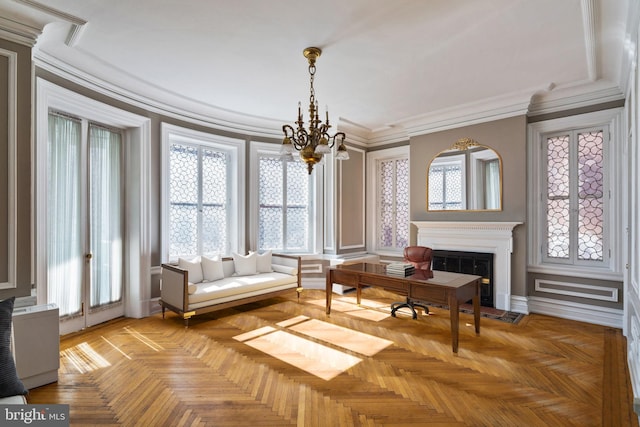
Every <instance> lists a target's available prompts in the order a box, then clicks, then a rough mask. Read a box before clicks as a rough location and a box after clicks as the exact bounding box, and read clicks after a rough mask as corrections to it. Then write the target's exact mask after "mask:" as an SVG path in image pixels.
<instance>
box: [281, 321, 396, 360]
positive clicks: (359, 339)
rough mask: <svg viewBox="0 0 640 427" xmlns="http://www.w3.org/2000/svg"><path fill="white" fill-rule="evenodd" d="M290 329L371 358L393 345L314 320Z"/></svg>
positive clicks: (351, 330) (387, 341) (370, 336)
mask: <svg viewBox="0 0 640 427" xmlns="http://www.w3.org/2000/svg"><path fill="white" fill-rule="evenodd" d="M290 329H291V330H293V331H296V332H299V333H302V334H305V335H307V336H310V337H312V338H315V339H318V340H323V341H326V342H329V343H331V344H334V345H337V346H340V347H342V348H346V349H347V350H351V351H355V352H356V353H360V354H364V355H366V356H373V355H375V354H376V353H378V352H380V351H382V350H384V349H385V348H387V347H389V346H390V345H391V344H393V341H389V340H385V339H383V338H378V337H374V336H373V335H369V334H365V333H362V332H358V331H354V330H353V329H349V328H343V327H342V326H337V325H334V324H331V323H327V322H323V321H321V320H315V319H314V320H309V321H308V322H303V323H300V324H298V325H295V326H292V327H291V328H290Z"/></svg>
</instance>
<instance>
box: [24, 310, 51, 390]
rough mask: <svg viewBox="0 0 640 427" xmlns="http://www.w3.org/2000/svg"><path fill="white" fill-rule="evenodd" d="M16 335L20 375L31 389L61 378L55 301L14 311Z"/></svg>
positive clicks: (25, 384)
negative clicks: (59, 375) (59, 376)
mask: <svg viewBox="0 0 640 427" xmlns="http://www.w3.org/2000/svg"><path fill="white" fill-rule="evenodd" d="M13 335H14V344H15V359H16V369H17V371H18V376H19V377H20V379H21V380H22V382H23V383H24V386H25V387H26V388H27V389H32V388H35V387H39V386H42V385H45V384H50V383H53V382H56V381H58V368H59V367H60V328H59V326H58V307H57V306H56V305H55V304H45V305H33V306H29V307H20V308H15V309H14V310H13Z"/></svg>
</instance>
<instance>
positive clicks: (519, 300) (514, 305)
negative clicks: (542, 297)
mask: <svg viewBox="0 0 640 427" xmlns="http://www.w3.org/2000/svg"><path fill="white" fill-rule="evenodd" d="M510 311H512V312H514V313H523V314H529V298H528V297H523V296H520V295H511V310H510Z"/></svg>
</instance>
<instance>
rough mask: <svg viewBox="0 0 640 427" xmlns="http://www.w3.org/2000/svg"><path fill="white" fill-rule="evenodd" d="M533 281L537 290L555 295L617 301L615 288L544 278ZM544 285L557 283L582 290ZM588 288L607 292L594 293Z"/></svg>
mask: <svg viewBox="0 0 640 427" xmlns="http://www.w3.org/2000/svg"><path fill="white" fill-rule="evenodd" d="M534 283H535V290H536V291H538V292H545V293H548V294H557V295H567V296H572V297H579V298H588V299H594V300H599V301H611V302H618V290H617V289H616V288H607V287H605V286H594V285H585V284H583V283H570V282H559V281H556V280H546V279H536V280H535V282H534ZM546 285H558V286H562V287H564V288H573V289H583V290H584V292H578V291H567V290H561V289H556V288H552V287H548V286H546ZM589 290H592V291H604V292H607V293H608V295H599V294H594V293H591V292H588V291H589Z"/></svg>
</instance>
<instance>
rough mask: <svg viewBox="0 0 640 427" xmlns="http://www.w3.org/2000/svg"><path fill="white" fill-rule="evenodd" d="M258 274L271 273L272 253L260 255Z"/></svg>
mask: <svg viewBox="0 0 640 427" xmlns="http://www.w3.org/2000/svg"><path fill="white" fill-rule="evenodd" d="M256 270H257V271H258V273H271V272H272V271H273V268H271V251H266V252H264V253H262V254H258V260H257V267H256Z"/></svg>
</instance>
